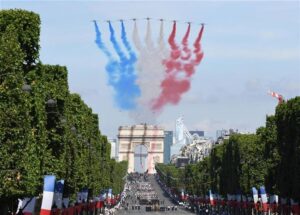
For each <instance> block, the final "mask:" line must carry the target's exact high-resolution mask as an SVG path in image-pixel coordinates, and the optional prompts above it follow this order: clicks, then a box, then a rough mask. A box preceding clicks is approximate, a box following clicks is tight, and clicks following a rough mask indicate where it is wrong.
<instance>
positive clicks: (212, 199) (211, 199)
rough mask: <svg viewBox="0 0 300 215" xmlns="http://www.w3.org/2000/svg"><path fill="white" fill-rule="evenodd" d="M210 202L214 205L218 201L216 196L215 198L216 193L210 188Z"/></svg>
mask: <svg viewBox="0 0 300 215" xmlns="http://www.w3.org/2000/svg"><path fill="white" fill-rule="evenodd" d="M209 203H210V205H212V206H214V205H215V204H216V201H215V198H214V194H213V193H212V191H211V190H209Z"/></svg>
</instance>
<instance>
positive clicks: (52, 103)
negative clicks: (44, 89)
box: [46, 99, 57, 108]
mask: <svg viewBox="0 0 300 215" xmlns="http://www.w3.org/2000/svg"><path fill="white" fill-rule="evenodd" d="M46 105H47V107H49V108H54V107H56V105H57V101H56V100H54V99H49V100H48V101H47V102H46Z"/></svg>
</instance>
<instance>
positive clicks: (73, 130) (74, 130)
mask: <svg viewBox="0 0 300 215" xmlns="http://www.w3.org/2000/svg"><path fill="white" fill-rule="evenodd" d="M71 131H72V133H73V134H76V132H77V129H76V128H75V126H72V127H71Z"/></svg>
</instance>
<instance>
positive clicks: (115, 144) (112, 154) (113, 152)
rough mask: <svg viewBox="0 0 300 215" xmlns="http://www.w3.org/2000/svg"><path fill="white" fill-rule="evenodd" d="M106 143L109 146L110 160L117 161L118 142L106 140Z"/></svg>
mask: <svg viewBox="0 0 300 215" xmlns="http://www.w3.org/2000/svg"><path fill="white" fill-rule="evenodd" d="M108 142H109V143H110V145H111V148H110V158H111V159H115V160H116V161H118V141H117V139H108Z"/></svg>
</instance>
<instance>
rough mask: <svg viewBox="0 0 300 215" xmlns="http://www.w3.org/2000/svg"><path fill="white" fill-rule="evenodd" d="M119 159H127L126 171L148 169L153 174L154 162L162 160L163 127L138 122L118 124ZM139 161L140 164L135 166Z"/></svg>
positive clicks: (161, 161)
mask: <svg viewBox="0 0 300 215" xmlns="http://www.w3.org/2000/svg"><path fill="white" fill-rule="evenodd" d="M118 142H119V153H118V157H119V161H123V160H127V161H128V172H129V173H131V172H135V171H137V169H138V168H139V169H140V168H141V170H140V171H139V172H143V171H148V173H150V174H153V173H156V171H155V163H163V162H164V129H163V128H162V127H159V126H154V125H147V124H139V125H133V126H120V127H119V134H118ZM138 163H140V164H141V166H140V167H139V166H137V164H138Z"/></svg>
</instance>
